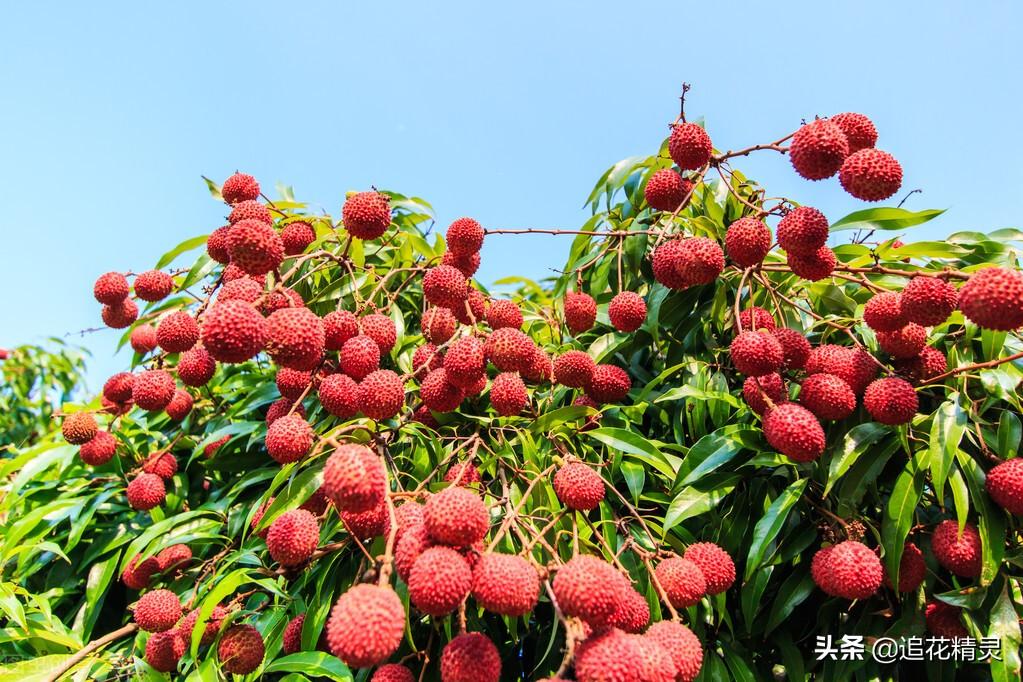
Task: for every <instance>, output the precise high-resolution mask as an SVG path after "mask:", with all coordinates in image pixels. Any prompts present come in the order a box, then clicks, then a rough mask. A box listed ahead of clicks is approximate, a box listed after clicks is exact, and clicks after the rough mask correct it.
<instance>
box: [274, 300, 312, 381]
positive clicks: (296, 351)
mask: <svg viewBox="0 0 1023 682" xmlns="http://www.w3.org/2000/svg"><path fill="white" fill-rule="evenodd" d="M325 344H326V336H325V333H324V331H323V322H322V321H321V320H320V318H319V317H318V316H317V315H316V313H314V312H313V311H311V310H309V309H308V308H281V309H280V310H277V311H274V312H273V313H272V314H271V315H270V316H269V317H268V318H266V350H267V352H268V353H269V354H270V356H271V357H272V358H273V359H274V361H275V362H277V363H278V364H279V365H283V366H285V367H291V368H292V369H303V370H307V369H312V367H314V366H315V365H316V364H317V363H318V362H319V361H320V359H321V358H322V357H323V350H324V346H325Z"/></svg>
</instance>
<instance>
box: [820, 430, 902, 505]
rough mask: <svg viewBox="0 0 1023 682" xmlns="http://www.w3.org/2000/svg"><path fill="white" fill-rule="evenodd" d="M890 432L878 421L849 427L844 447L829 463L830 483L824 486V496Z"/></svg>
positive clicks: (843, 441) (843, 443) (843, 442)
mask: <svg viewBox="0 0 1023 682" xmlns="http://www.w3.org/2000/svg"><path fill="white" fill-rule="evenodd" d="M886 433H888V427H886V426H884V425H883V424H878V423H877V422H867V423H866V424H857V425H856V426H854V427H852V428H851V429H849V432H848V433H846V434H845V438H844V439H843V440H842V449H841V451H840V452H836V453H835V454H834V455H833V456H832V457H831V462H830V464H829V465H828V483H827V485H826V486H824V497H827V496H828V493H829V492H831V489H832V488H833V487H834V485H835V483H837V482H838V481H839V479H841V478H842V476H844V475H845V473H846V472H847V471H849V467H851V466H852V465H853V464H855V463H856V460H858V459H859V458H860V456H861V455H863V453H864V452H866V451H867V448H869V447H870V446H871V445H873V444H874V443H875V442H876V441H877V440H878V439H879V438H880V437H881V436H883V435H885V434H886Z"/></svg>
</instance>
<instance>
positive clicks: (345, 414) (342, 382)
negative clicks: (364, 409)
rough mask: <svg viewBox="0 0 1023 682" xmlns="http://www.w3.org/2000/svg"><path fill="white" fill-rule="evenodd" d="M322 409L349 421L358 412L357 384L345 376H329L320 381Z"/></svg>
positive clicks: (319, 394)
mask: <svg viewBox="0 0 1023 682" xmlns="http://www.w3.org/2000/svg"><path fill="white" fill-rule="evenodd" d="M318 396H319V398H320V404H321V405H323V409H325V410H326V411H327V412H330V413H331V414H332V415H334V416H335V417H340V418H341V419H351V418H352V417H354V416H355V415H356V414H358V412H359V384H357V383H356V382H355V379H353V378H351V377H350V376H348V375H347V374H331V375H329V376H326V377H324V378H323V379H322V380H321V381H320V387H319V392H318Z"/></svg>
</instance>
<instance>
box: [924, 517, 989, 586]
mask: <svg viewBox="0 0 1023 682" xmlns="http://www.w3.org/2000/svg"><path fill="white" fill-rule="evenodd" d="M931 549H932V550H933V551H934V558H935V559H937V560H938V563H939V564H941V565H942V566H944V567H945V568H947V569H948V570H950V571H952V572H953V573H955V574H956V575H958V576H960V577H963V578H976V577H978V576H980V569H981V543H980V533H978V532H977V528H976V526H974V525H973V524H971V523H967V524H966V525H965V526H964V527H963V532H962V535H960V534H959V524H958V523H957V522H956V521H952V520H948V521H942V522H941V523H939V524H938V527H937V528H935V529H934V535H932V536H931Z"/></svg>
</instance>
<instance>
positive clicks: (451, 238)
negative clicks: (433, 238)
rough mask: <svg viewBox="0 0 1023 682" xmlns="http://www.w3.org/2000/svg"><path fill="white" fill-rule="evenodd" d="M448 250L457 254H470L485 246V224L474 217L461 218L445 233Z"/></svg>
mask: <svg viewBox="0 0 1023 682" xmlns="http://www.w3.org/2000/svg"><path fill="white" fill-rule="evenodd" d="M444 237H445V239H446V241H447V245H448V251H450V252H451V253H453V254H455V255H456V256H470V255H472V254H474V253H478V252H479V250H480V249H482V248H483V237H484V231H483V226H482V225H480V224H479V223H478V222H476V221H475V220H473V219H472V218H459V219H458V220H456V221H455V222H453V223H451V225H450V226H449V227H448V231H447V233H446V234H445V235H444Z"/></svg>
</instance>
